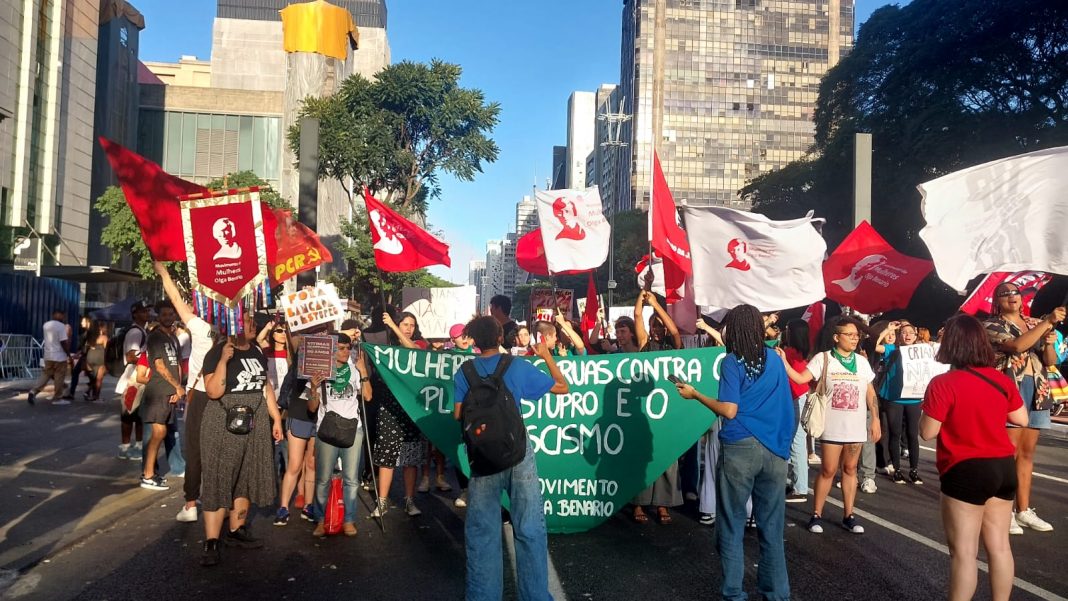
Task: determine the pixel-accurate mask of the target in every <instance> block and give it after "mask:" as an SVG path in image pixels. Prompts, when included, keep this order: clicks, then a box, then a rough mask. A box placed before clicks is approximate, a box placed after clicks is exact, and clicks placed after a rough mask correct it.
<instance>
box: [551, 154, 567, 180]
mask: <svg viewBox="0 0 1068 601" xmlns="http://www.w3.org/2000/svg"><path fill="white" fill-rule="evenodd" d="M549 186H550V188H549V189H550V190H563V189H565V188H567V146H553V175H552V177H551V178H550V179H549Z"/></svg>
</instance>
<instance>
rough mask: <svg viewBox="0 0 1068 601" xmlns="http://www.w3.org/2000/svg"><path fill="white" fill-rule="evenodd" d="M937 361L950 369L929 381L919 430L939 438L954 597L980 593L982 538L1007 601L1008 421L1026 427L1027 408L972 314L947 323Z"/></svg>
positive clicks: (994, 581) (993, 578)
mask: <svg viewBox="0 0 1068 601" xmlns="http://www.w3.org/2000/svg"><path fill="white" fill-rule="evenodd" d="M1038 329H1039V330H1041V329H1042V328H1041V327H1039V328H1038ZM937 359H938V361H940V362H942V363H946V364H949V365H950V366H951V369H950V371H949V373H946V374H942V375H940V376H935V378H933V379H932V380H931V383H930V384H928V386H927V392H926V394H925V395H924V399H923V420H922V422H921V424H920V430H921V434H922V436H923V439H924V440H930V439H932V438H934V437H936V436H937V437H938V449H937V453H936V460H935V461H936V464H937V466H938V474H939V479H940V481H941V489H942V496H941V499H942V501H941V504H942V525H943V526H944V528H945V530H946V542H947V543H948V545H949V555H950V579H949V598H950V599H971V598H972V597H973V596H974V595H975V588H976V581H977V572H978V564H977V561H976V557H977V555H978V553H979V539H980V537H981V538H982V540H983V546H984V547H986V556H987V562H988V563H989V569H988V570H987V571H988V572H989V573H990V590H991V594H992V597H993V599H994V600H995V601H1006V600H1007V599H1008V598H1009V595H1010V593H1011V592H1012V585H1013V572H1014V570H1015V565H1014V562H1013V558H1012V549H1011V547H1010V546H1009V533H1008V528H1009V523H1010V520H1012V499H1013V494H1014V493H1015V492H1016V491H1017V469H1016V461H1015V460H1014V458H1013V455H1014V454H1015V453H1016V447H1015V446H1014V445H1013V442H1012V441H1011V440H1010V438H1009V434H1008V433H1007V432H1006V429H1005V422H1006V420H1007V421H1008V422H1009V423H1011V424H1013V425H1015V426H1019V427H1020V428H1023V427H1026V426H1027V424H1028V410H1027V408H1026V406H1025V405H1024V402H1023V399H1022V398H1021V397H1020V392H1019V389H1018V388H1017V386H1016V385H1015V384H1016V383H1015V381H1014V380H1012V379H1010V378H1009V377H1007V376H1006V375H1005V374H1003V373H1001V372H1000V371H999V370H996V369H994V368H993V365H994V363H995V360H996V359H995V354H994V350H993V349H992V348H991V346H990V343H989V342H988V341H987V338H986V334H985V333H984V328H983V326H982V324H980V323H979V322H978V321H976V319H975V318H973V317H971V316H968V315H958V316H956V317H954V318H952V319H950V320H949V322H947V323H946V330H945V337H944V338H943V341H942V346H941V347H940V348H939V350H938V356H937ZM1012 431H1013V430H1011V429H1010V430H1008V432H1012ZM1017 431H1019V430H1017Z"/></svg>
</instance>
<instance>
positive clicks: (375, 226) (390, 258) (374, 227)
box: [363, 188, 451, 272]
mask: <svg viewBox="0 0 1068 601" xmlns="http://www.w3.org/2000/svg"><path fill="white" fill-rule="evenodd" d="M363 198H364V201H365V202H366V203H367V217H368V221H370V222H371V243H372V244H373V245H374V251H375V264H377V265H378V268H379V269H381V270H382V271H391V272H397V271H415V270H416V269H422V268H423V267H429V266H430V265H444V266H446V267H450V266H451V265H450V263H451V261H450V260H449V245H448V244H445V243H444V242H442V241H441V240H438V239H437V238H435V237H434V236H431V235H430V234H428V233H427V232H426V231H424V230H423V228H421V227H419V226H418V225H415V224H414V223H412V222H411V221H408V220H407V219H405V218H404V217H401V216H400V215H398V214H397V213H396V212H395V211H394V210H393V209H390V208H389V207H388V206H386V205H385V204H384V203H382V202H381V201H379V200H378V199H377V198H375V197H374V196H371V191H370V190H368V189H367V188H364V189H363Z"/></svg>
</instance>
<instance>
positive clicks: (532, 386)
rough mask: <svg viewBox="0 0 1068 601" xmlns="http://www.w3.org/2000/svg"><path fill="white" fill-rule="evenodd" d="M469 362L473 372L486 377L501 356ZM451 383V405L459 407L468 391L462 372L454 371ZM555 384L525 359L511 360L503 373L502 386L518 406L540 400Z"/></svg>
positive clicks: (550, 377) (547, 375)
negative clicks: (520, 402)
mask: <svg viewBox="0 0 1068 601" xmlns="http://www.w3.org/2000/svg"><path fill="white" fill-rule="evenodd" d="M471 361H473V362H474V364H475V371H476V372H478V375H480V376H482V377H487V376H489V375H490V374H492V373H493V371H494V370H495V369H497V364H499V363H500V362H501V355H500V354H497V355H493V356H492V357H485V358H483V357H475V358H474V359H471ZM453 383H454V384H455V386H456V390H455V394H454V395H453V397H452V398H453V403H455V404H457V405H459V404H460V403H462V402H463V401H464V399H465V398H466V397H467V391H468V390H469V389H470V387H469V386H468V385H467V377H466V376H464V372H463V370H457V371H456V374H455V375H454V376H453ZM555 383H556V382H555V380H553V379H552V376H550V375H549V374H547V373H545V372H543V371H541V370H540V369H538V368H537V367H534V365H533V364H532V363H531V362H530V361H527V360H525V359H519V358H513V359H512V364H511V365H510V366H508V370H507V371H505V372H504V385H505V386H507V387H508V390H510V391H511V392H512V397H514V398H515V403H516V405H519V401H520V399H527V400H528V401H533V400H537V399H540V398H541V397H543V396H545V395H546V394H547V393H548V392H549V390H551V389H552V387H553V385H554V384H555ZM520 409H522V407H520Z"/></svg>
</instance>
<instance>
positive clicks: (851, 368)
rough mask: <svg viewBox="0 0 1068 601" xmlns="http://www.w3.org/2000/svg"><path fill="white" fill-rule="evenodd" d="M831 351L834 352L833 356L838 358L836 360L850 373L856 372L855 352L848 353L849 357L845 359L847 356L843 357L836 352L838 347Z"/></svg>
mask: <svg viewBox="0 0 1068 601" xmlns="http://www.w3.org/2000/svg"><path fill="white" fill-rule="evenodd" d="M831 352H832V353H834V356H835V358H837V359H838V362H839V363H841V364H842V367H844V368H846V370H847V371H848V372H849V373H851V374H855V373H857V354H856V353H849V358H848V359H847V358H845V357H843V356H842V355H840V354H838V349H836V348H835V349H831Z"/></svg>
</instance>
